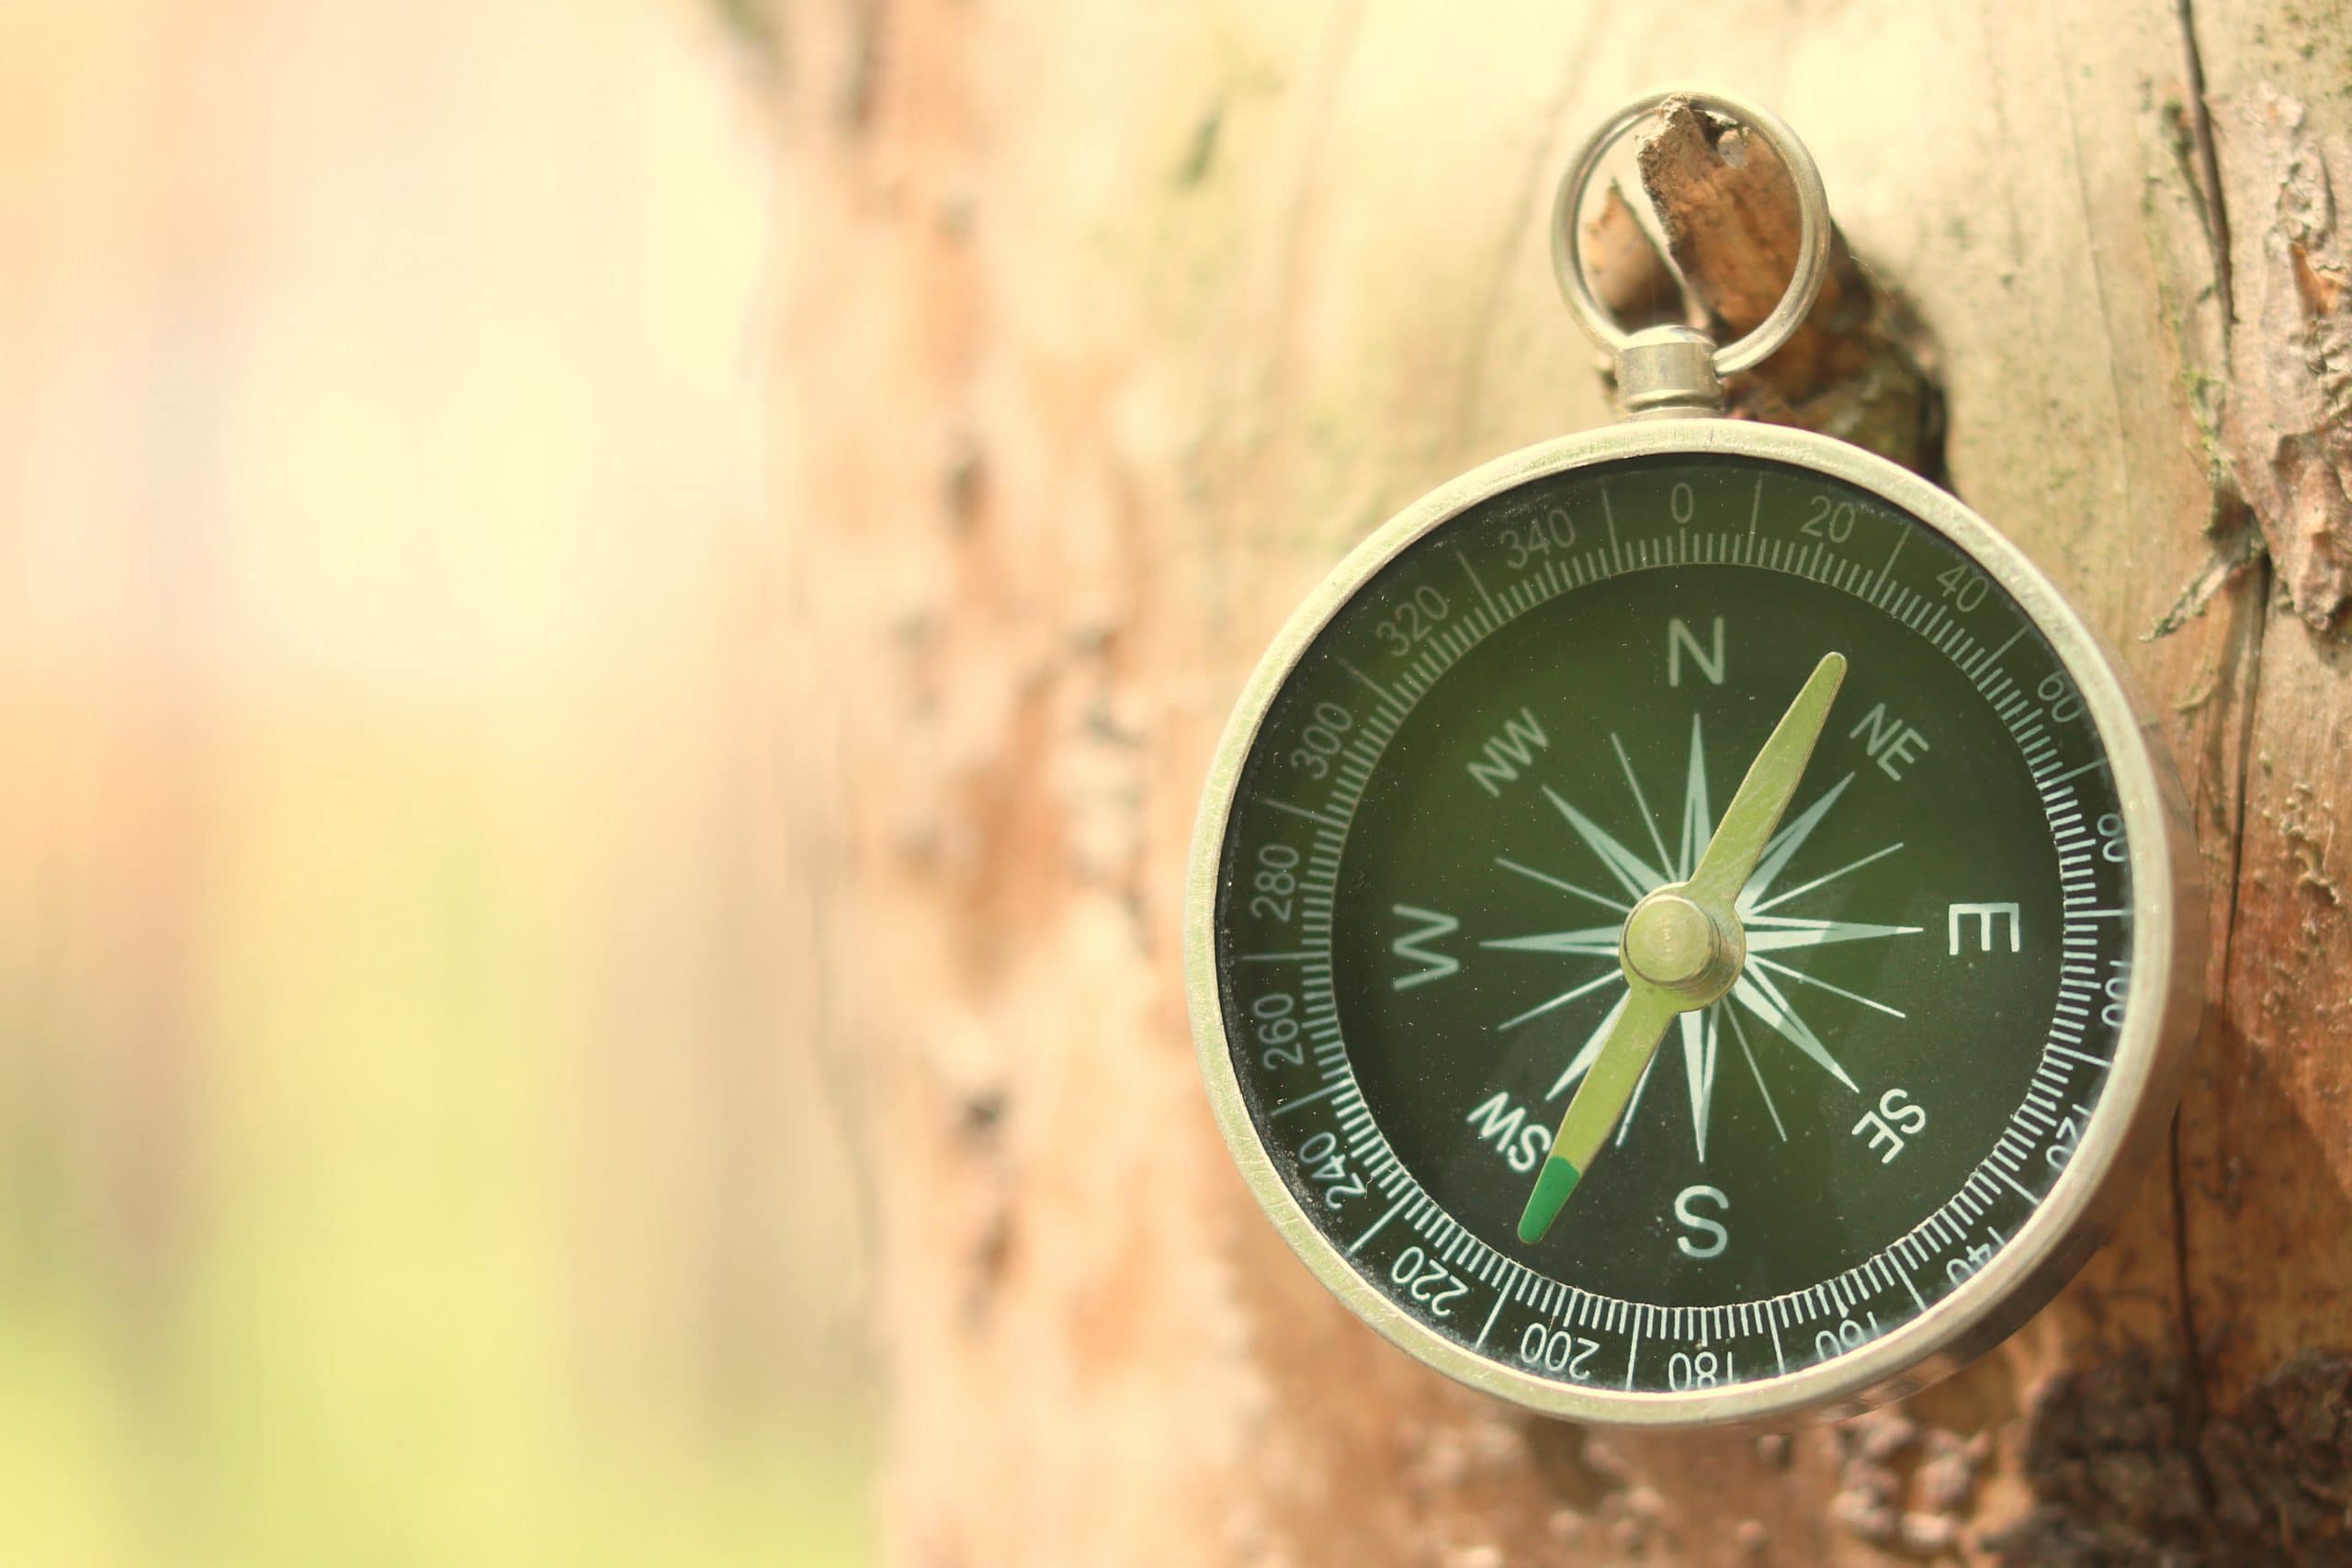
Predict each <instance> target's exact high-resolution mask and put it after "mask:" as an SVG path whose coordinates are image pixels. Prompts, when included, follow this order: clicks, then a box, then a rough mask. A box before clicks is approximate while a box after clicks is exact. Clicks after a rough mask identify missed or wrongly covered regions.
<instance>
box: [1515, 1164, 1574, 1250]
mask: <svg viewBox="0 0 2352 1568" xmlns="http://www.w3.org/2000/svg"><path fill="white" fill-rule="evenodd" d="M1575 1190H1577V1168H1576V1167H1575V1166H1572V1165H1570V1164H1569V1163H1568V1162H1567V1161H1566V1160H1564V1159H1562V1158H1561V1157H1560V1156H1558V1155H1553V1156H1550V1157H1549V1158H1547V1159H1545V1160H1544V1174H1543V1175H1541V1176H1539V1177H1537V1178H1536V1179H1535V1190H1534V1191H1533V1192H1532V1193H1530V1194H1528V1198H1527V1211H1526V1213H1522V1214H1521V1215H1520V1216H1519V1239H1520V1240H1521V1241H1523V1242H1525V1243H1527V1244H1528V1245H1529V1246H1530V1247H1532V1246H1534V1245H1535V1244H1536V1243H1537V1242H1539V1241H1542V1240H1543V1239H1544V1232H1545V1231H1548V1230H1550V1229H1551V1228H1552V1222H1553V1221H1554V1220H1556V1219H1558V1218H1559V1217H1560V1205H1561V1204H1563V1203H1566V1201H1568V1194H1569V1193H1571V1192H1573V1191H1575Z"/></svg>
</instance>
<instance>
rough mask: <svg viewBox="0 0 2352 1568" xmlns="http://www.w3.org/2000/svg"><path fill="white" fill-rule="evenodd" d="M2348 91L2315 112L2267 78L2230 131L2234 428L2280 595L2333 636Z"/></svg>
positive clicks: (2348, 377)
mask: <svg viewBox="0 0 2352 1568" xmlns="http://www.w3.org/2000/svg"><path fill="white" fill-rule="evenodd" d="M2334 44H2335V50H2336V51H2338V53H2339V55H2340V54H2341V51H2343V50H2344V48H2345V45H2344V40H2343V39H2341V38H2338V39H2335V40H2334ZM2336 68H2337V70H2338V71H2340V72H2342V71H2352V67H2347V66H2346V65H2345V63H2344V62H2343V61H2342V60H2341V59H2340V58H2339V60H2338V61H2337V62H2336ZM2347 95H2352V82H2346V81H2344V80H2341V79H2339V81H2338V84H2337V85H2336V90H2335V94H2334V95H2333V97H2332V100H2322V101H2321V102H2319V103H2317V104H2313V103H2311V102H2308V101H2306V100H2305V99H2303V98H2301V97H2298V96H2294V95H2292V94H2290V93H2288V92H2286V91H2282V90H2281V89H2280V88H2279V87H2278V86H2276V85H2273V83H2272V82H2270V81H2269V80H2267V79H2264V80H2257V81H2255V82H2252V83H2250V84H2249V85H2248V86H2247V89H2246V91H2245V93H2244V94H2242V95H2241V96H2238V97H2236V98H2235V99H2233V101H2231V102H2229V103H2228V104H2227V105H2226V107H2225V108H2224V109H2223V111H2222V113H2223V129H2222V131H2221V140H2222V142H2223V143H2224V144H2225V145H2226V146H2227V147H2228V148H2229V158H2230V164H2231V167H2232V171H2233V178H2232V180H2231V182H2230V188H2231V189H2232V190H2233V191H2237V192H2243V193H2244V197H2245V199H2244V200H2243V201H2242V203H2241V204H2240V205H2238V206H2237V207H2236V209H2235V210H2234V214H2233V216H2234V220H2235V227H2236V231H2238V232H2240V233H2242V234H2244V236H2245V244H2244V245H2243V247H2242V248H2241V250H2240V253H2239V254H2240V257H2241V258H2242V259H2241V260H2240V262H2239V263H2238V264H2237V265H2233V267H2232V282H2233V291H2234V296H2235V298H2234V300H2233V304H2234V308H2235V314H2236V331H2235V332H2234V333H2233V334H2232V337H2231V347H2230V389H2229V414H2228V417H2227V419H2226V420H2225V421H2224V423H2223V428H2224V430H2225V432H2226V434H2227V439H2228V446H2229V451H2230V459H2231V462H2232V465H2233V468H2234V470H2235V472H2236V476H2237V481H2238V488H2239V489H2240V490H2241V491H2244V492H2245V498H2246V501H2247V502H2248V503H2249V504H2250V505H2252V506H2253V508H2254V513H2255V515H2256V517H2257V518H2259V519H2260V520H2261V524H2262V533H2263V537H2264V539H2265V540H2266V541H2267V543H2268V545H2269V547H2270V559H2271V561H2272V563H2273V565H2274V567H2275V569H2276V570H2277V571H2278V585H2279V588H2280V590H2281V591H2282V592H2284V593H2285V594H2286V597H2287V602H2288V603H2289V604H2290V605H2292V606H2293V607H2294V609H2295V612H2296V614H2298V615H2301V617H2302V619H2303V621H2304V623H2305V624H2306V625H2307V626H2310V627H2311V628H2312V630H2314V631H2321V632H2324V631H2326V630H2327V629H2328V628H2329V627H2331V626H2334V625H2335V620H2336V617H2337V615H2338V613H2339V612H2340V611H2341V610H2342V609H2343V607H2344V602H2345V600H2346V598H2352V227H2347V226H2346V224H2345V223H2343V222H2342V221H2340V220H2339V218H2338V215H2337V211H2336V203H2337V201H2338V199H2339V198H2338V196H2337V187H2338V186H2341V185H2344V184H2345V183H2346V181H2347V180H2352V134H2346V132H2347V131H2352V114H2348V113H2347V112H2346V103H2345V99H2346V96H2347Z"/></svg>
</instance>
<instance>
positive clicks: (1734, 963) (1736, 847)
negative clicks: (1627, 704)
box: [1519, 653, 1846, 1246]
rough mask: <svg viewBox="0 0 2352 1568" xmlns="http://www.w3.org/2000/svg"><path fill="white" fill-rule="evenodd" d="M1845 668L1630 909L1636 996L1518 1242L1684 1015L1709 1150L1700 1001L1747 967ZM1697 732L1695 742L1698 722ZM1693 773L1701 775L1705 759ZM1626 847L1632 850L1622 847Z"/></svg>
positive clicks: (1531, 1204) (1619, 748) (1800, 699)
mask: <svg viewBox="0 0 2352 1568" xmlns="http://www.w3.org/2000/svg"><path fill="white" fill-rule="evenodd" d="M1845 678H1846V659H1845V656H1844V655H1843V654H1838V653H1828V654H1824V655H1823V656H1822V659H1821V662H1820V663H1819V664H1817V665H1815V667H1814V671H1813V673H1812V675H1810V676H1809V677H1807V678H1806V680H1805V682H1804V685H1803V686H1802V687H1800V688H1798V691H1797V694H1796V697H1795V700H1793V701H1792V702H1791V703H1790V704H1789V707H1788V711H1787V712H1786V713H1784V714H1782V715H1781V722H1780V723H1779V724H1777V725H1775V726H1774V727H1773V729H1772V733H1771V734H1770V736H1768V737H1767V738H1766V739H1765V741H1764V745H1763V747H1762V748H1761V749H1760V750H1758V752H1757V753H1756V760H1755V761H1753V762H1751V763H1749V764H1748V768H1747V777H1746V778H1745V779H1743V780H1741V781H1740V785H1739V788H1738V789H1737V790H1736V792H1734V793H1733V795H1732V797H1731V803H1730V804H1729V805H1728V806H1726V807H1724V814H1723V818H1722V819H1721V820H1720V821H1718V822H1717V823H1716V824H1715V830H1714V832H1713V835H1712V836H1711V837H1710V838H1709V839H1708V840H1707V843H1706V847H1705V848H1704V849H1702V850H1701V851H1700V852H1699V863H1698V865H1697V866H1696V867H1695V868H1694V869H1693V870H1692V872H1691V878H1690V880H1689V881H1687V882H1684V883H1679V884H1672V885H1668V886H1653V888H1652V890H1651V891H1650V892H1649V893H1647V894H1646V895H1645V896H1644V897H1643V898H1642V901H1641V902H1640V903H1638V904H1636V905H1635V906H1634V912H1633V913H1632V914H1631V915H1628V916H1627V917H1626V919H1625V929H1624V934H1623V938H1622V939H1621V950H1622V953H1623V957H1622V959H1621V962H1622V963H1623V966H1624V970H1625V981H1626V985H1627V987H1628V988H1629V989H1628V1002H1627V1005H1626V1006H1625V1008H1624V1010H1623V1011H1622V1012H1620V1013H1619V1014H1618V1015H1617V1021H1616V1022H1615V1023H1614V1024H1613V1025H1612V1026H1611V1028H1610V1030H1609V1032H1608V1035H1607V1037H1606V1038H1605V1039H1604V1040H1603V1041H1602V1042H1601V1046H1600V1055H1599V1056H1598V1057H1597V1058H1596V1059H1595V1060H1594V1062H1593V1064H1592V1066H1590V1067H1589V1068H1587V1069H1586V1071H1585V1074H1584V1081H1583V1082H1582V1083H1581V1084H1579V1085H1578V1086H1577V1092H1576V1096H1575V1098H1574V1099H1572V1100H1569V1101H1568V1108H1567V1110H1566V1111H1565V1112H1563V1113H1562V1115H1561V1117H1560V1127H1559V1131H1558V1132H1556V1133H1555V1134H1553V1135H1552V1146H1551V1149H1550V1151H1549V1152H1548V1153H1547V1154H1546V1156H1545V1157H1544V1166H1543V1168H1542V1169H1541V1170H1540V1171H1539V1172H1537V1174H1536V1179H1535V1189H1534V1190H1533V1191H1532V1192H1531V1193H1530V1194H1529V1195H1528V1200H1527V1207H1526V1209H1525V1210H1524V1211H1522V1212H1521V1214H1520V1219H1519V1239H1520V1240H1521V1241H1523V1242H1526V1243H1528V1244H1530V1245H1531V1246H1532V1245H1533V1244H1534V1243H1536V1242H1539V1241H1541V1240H1543V1239H1544V1235H1545V1233H1546V1232H1548V1231H1549V1230H1550V1229H1551V1228H1552V1222H1553V1221H1554V1220H1555V1219H1557V1218H1558V1217H1559V1214H1560V1210H1561V1208H1562V1207H1563V1206H1564V1205H1566V1202H1567V1201H1568V1195H1569V1194H1570V1193H1571V1192H1573V1191H1575V1190H1576V1186H1577V1182H1578V1181H1579V1180H1580V1179H1582V1178H1583V1176H1584V1173H1585V1172H1586V1171H1587V1170H1589V1169H1590V1168H1592V1160H1593V1156H1595V1155H1596V1154H1598V1153H1599V1152H1600V1145H1601V1144H1602V1142H1603V1141H1605V1140H1606V1139H1607V1137H1608V1135H1609V1132H1610V1129H1611V1128H1612V1127H1614V1126H1615V1125H1616V1124H1617V1121H1618V1118H1619V1117H1620V1116H1622V1115H1623V1113H1624V1111H1625V1107H1626V1102H1627V1101H1628V1100H1630V1099H1631V1098H1632V1097H1633V1095H1634V1090H1635V1089H1637V1088H1638V1087H1639V1086H1640V1082H1641V1078H1642V1076H1643V1074H1644V1073H1645V1072H1646V1071H1647V1070H1648V1068H1649V1065H1650V1057H1651V1056H1652V1055H1654V1054H1655V1053H1656V1052H1657V1048H1658V1044H1659V1043H1660V1042H1661V1041H1662V1040H1664V1039H1665V1037H1666V1032H1667V1029H1668V1027H1669V1026H1670V1025H1671V1024H1672V1023H1673V1022H1674V1021H1675V1019H1676V1018H1677V1016H1682V1017H1683V1023H1682V1037H1683V1048H1684V1050H1685V1052H1686V1054H1687V1060H1688V1076H1689V1079H1690V1089H1691V1114H1692V1117H1693V1120H1694V1122H1696V1125H1697V1137H1698V1143H1699V1150H1700V1155H1701V1157H1702V1158H1703V1157H1704V1156H1705V1153H1706V1144H1707V1134H1706V1111H1707V1105H1706V1101H1707V1099H1708V1098H1709V1096H1710V1095H1711V1092H1712V1089H1713V1071H1712V1068H1711V1067H1710V1066H1709V1064H1708V1062H1707V1060H1706V1057H1707V1054H1708V1053H1707V1034H1706V1031H1705V1027H1704V1025H1703V1024H1702V1022H1701V1021H1700V1020H1699V1019H1698V1017H1697V1016H1696V1012H1695V1010H1698V1009H1702V1008H1705V1007H1706V1006H1708V1005H1709V1004H1710V1003H1712V1002H1713V1001H1714V1000H1715V998H1718V997H1720V996H1722V995H1723V994H1724V991H1726V990H1728V989H1730V988H1731V987H1732V986H1733V984H1734V982H1735V981H1736V979H1737V977H1738V975H1739V969H1740V963H1741V953H1742V949H1741V947H1740V942H1741V938H1740V936H1739V934H1738V921H1737V917H1736V915H1735V914H1734V913H1733V903H1734V900H1736V898H1737V897H1738V896H1739V890H1740V888H1741V887H1742V886H1744V885H1745V884H1746V883H1747V878H1748V876H1749V874H1751V873H1753V872H1754V871H1755V869H1756V863H1757V861H1758V859H1759V858H1760V857H1761V856H1762V855H1763V853H1764V847H1765V844H1766V842H1767V841H1768V840H1770V838H1771V836H1772V830H1773V829H1775V828H1776V827H1778V826H1779V825H1780V821H1781V813H1782V812H1783V811H1785V810H1787V809H1788V805H1789V798H1790V797H1791V796H1792V795H1794V794H1795V793H1796V789H1797V784H1798V783H1799V781H1801V780H1802V779H1803V778H1804V768H1805V763H1806V762H1807V761H1810V760H1811V759H1812V757H1813V749H1814V746H1815V743H1816V742H1817V741H1818V740H1819V739H1821V730H1822V727H1823V726H1824V725H1825V724H1826V723H1827V722H1828V719H1829V708H1830V705H1831V704H1832V703H1833V702H1835V701H1836V700H1837V696H1838V684H1839V682H1842V681H1844V680H1845ZM1692 740H1693V745H1694V748H1695V745H1696V741H1697V731H1696V730H1695V728H1694V730H1693V731H1692ZM1610 741H1611V746H1612V747H1613V748H1614V749H1615V750H1616V752H1617V759H1618V761H1619V762H1620V763H1623V764H1624V766H1625V770H1626V773H1625V776H1626V779H1627V781H1628V782H1629V783H1630V782H1631V781H1632V779H1633V768H1632V764H1631V763H1629V762H1626V760H1625V749H1624V747H1623V745H1620V744H1618V743H1617V740H1616V737H1614V736H1611V738H1610ZM1692 773H1693V774H1694V775H1696V776H1698V777H1701V778H1703V773H1702V772H1701V770H1699V769H1698V768H1697V767H1696V766H1695V765H1694V767H1693V769H1692ZM1634 798H1635V799H1636V800H1637V801H1638V800H1641V786H1640V785H1638V784H1635V785H1634ZM1552 803H1553V804H1554V805H1555V806H1556V807H1559V808H1560V809H1561V810H1562V811H1563V812H1566V813H1568V814H1569V820H1570V821H1571V822H1574V823H1577V825H1578V829H1579V831H1582V830H1583V821H1584V819H1583V818H1581V817H1579V816H1578V815H1577V814H1576V812H1575V809H1574V808H1573V807H1570V806H1569V805H1568V804H1567V803H1566V801H1564V800H1562V799H1561V798H1560V797H1559V796H1558V795H1553V796H1552ZM1642 813H1643V816H1644V817H1645V818H1646V817H1648V815H1649V808H1648V803H1647V802H1646V801H1644V802H1642ZM1653 831H1655V823H1653ZM1599 834H1600V830H1599V829H1597V828H1596V829H1592V835H1599ZM1596 848H1598V845H1596ZM1662 848H1663V846H1661V849H1662ZM1619 853H1620V854H1623V850H1622V848H1620V850H1619ZM1626 858H1630V857H1626ZM1622 874H1623V873H1622V872H1621V875H1622ZM1577 934H1580V933H1577ZM1833 1066H1834V1064H1833ZM1841 1076H1842V1074H1841Z"/></svg>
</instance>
